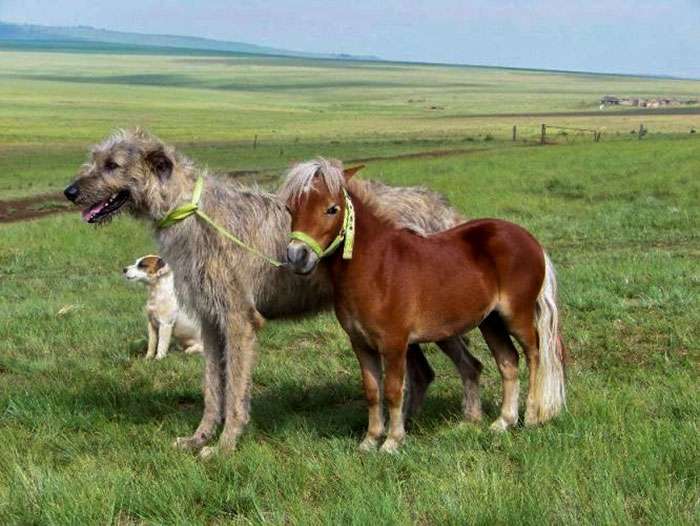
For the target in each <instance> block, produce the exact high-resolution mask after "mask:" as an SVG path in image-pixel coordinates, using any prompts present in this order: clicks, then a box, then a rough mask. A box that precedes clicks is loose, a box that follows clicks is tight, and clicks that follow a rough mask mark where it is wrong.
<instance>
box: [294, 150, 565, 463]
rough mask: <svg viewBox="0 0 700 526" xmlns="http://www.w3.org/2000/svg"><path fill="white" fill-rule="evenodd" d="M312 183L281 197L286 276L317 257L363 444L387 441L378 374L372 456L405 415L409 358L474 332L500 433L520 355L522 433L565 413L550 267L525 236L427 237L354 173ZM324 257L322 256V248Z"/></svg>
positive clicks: (482, 222) (477, 223) (455, 232)
mask: <svg viewBox="0 0 700 526" xmlns="http://www.w3.org/2000/svg"><path fill="white" fill-rule="evenodd" d="M321 167H322V168H321V169H318V170H315V171H314V172H310V171H308V172H306V173H304V172H303V171H301V172H300V171H294V170H292V171H291V172H290V174H289V175H288V177H287V180H286V182H285V184H284V186H283V188H282V191H281V196H282V197H283V198H284V199H285V200H286V202H287V206H288V209H289V211H290V213H291V215H292V230H293V232H292V234H291V236H290V237H291V238H292V240H291V242H290V243H289V245H288V248H287V258H288V264H289V265H290V267H291V268H292V269H293V270H294V271H295V272H298V273H300V274H307V273H310V272H311V271H313V270H314V269H315V268H316V266H317V265H318V263H319V261H320V260H321V258H325V262H326V264H327V266H328V271H329V274H330V277H331V282H332V284H333V288H334V294H333V295H334V301H335V312H336V316H337V317H338V320H339V321H340V324H341V325H342V327H343V329H344V330H345V332H346V333H347V334H348V336H349V337H350V342H351V344H352V348H353V350H354V351H355V353H356V355H357V358H358V360H359V362H360V366H361V368H362V379H363V384H364V389H365V395H366V397H367V402H368V405H369V426H368V429H367V436H366V437H365V439H364V440H363V441H362V443H361V445H360V447H361V449H363V450H367V449H372V448H375V447H376V446H377V445H378V443H379V440H380V438H381V437H382V435H383V433H384V418H383V415H382V407H381V389H382V387H381V385H382V384H381V374H382V361H383V363H384V369H385V378H384V397H385V398H386V401H387V404H388V406H389V419H390V425H389V432H388V434H387V438H386V440H385V441H384V443H383V445H382V447H381V450H382V451H386V452H393V451H396V450H397V449H398V447H399V445H400V444H401V442H402V440H403V438H404V436H405V431H404V418H403V414H402V404H403V386H404V379H405V371H406V349H407V346H408V345H409V344H411V343H423V342H435V341H441V340H444V339H445V338H450V337H452V336H456V335H460V334H463V333H464V332H466V331H469V330H471V329H473V328H474V327H479V329H480V330H481V332H482V334H483V336H484V339H485V340H486V343H487V344H488V346H489V349H490V350H491V352H492V353H493V356H494V358H495V360H496V363H497V364H498V368H499V370H500V372H501V375H502V379H503V402H502V406H501V414H500V417H499V418H498V419H497V420H496V421H495V422H494V423H493V424H492V426H491V428H492V429H494V430H497V431H503V430H506V429H507V428H509V427H510V426H513V425H515V424H516V423H517V421H518V353H517V350H516V348H515V346H514V345H513V342H512V340H511V336H512V337H514V338H515V339H516V340H517V341H518V342H519V343H520V345H521V346H522V348H523V351H524V353H525V356H526V358H527V364H528V368H529V372H530V375H529V387H528V388H529V391H528V398H527V409H526V413H525V423H526V424H536V423H540V422H545V421H546V420H549V419H550V418H552V417H553V416H555V415H557V414H558V413H559V412H560V410H561V408H562V407H563V405H564V403H565V390H564V353H565V349H564V346H563V343H562V340H561V338H560V334H559V327H558V313H557V304H556V279H555V275H554V268H553V266H552V264H551V262H550V260H549V257H548V256H547V254H546V253H545V252H544V250H543V249H542V247H541V246H540V244H539V243H538V242H537V241H536V240H535V238H534V237H533V236H532V235H531V234H530V233H528V232H527V231H526V230H524V229H523V228H522V227H520V226H518V225H515V224H513V223H509V222H506V221H501V220H497V219H478V220H474V221H469V222H467V223H463V224H462V225H459V226H456V227H454V228H452V229H450V230H448V231H445V232H441V233H439V234H434V235H430V236H426V237H423V236H420V235H417V234H416V233H414V232H412V231H409V230H406V229H400V228H397V227H395V226H394V225H393V224H391V223H390V222H389V221H387V220H386V219H385V218H384V217H383V216H382V210H381V209H380V208H378V206H377V204H376V201H375V200H374V199H373V196H372V195H371V194H370V193H368V192H367V191H366V190H363V188H364V187H362V186H360V185H358V184H355V183H354V181H353V180H352V179H351V177H352V173H351V172H348V173H346V174H343V172H342V170H341V169H339V168H338V167H335V166H333V165H331V164H329V163H327V162H325V163H323V162H322V163H321ZM324 247H325V248H324Z"/></svg>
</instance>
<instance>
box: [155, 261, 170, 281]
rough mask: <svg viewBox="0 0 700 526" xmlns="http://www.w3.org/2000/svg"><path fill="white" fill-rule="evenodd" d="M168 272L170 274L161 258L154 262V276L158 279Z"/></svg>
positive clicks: (168, 268)
mask: <svg viewBox="0 0 700 526" xmlns="http://www.w3.org/2000/svg"><path fill="white" fill-rule="evenodd" d="M168 272H170V267H169V266H168V264H167V263H166V262H165V260H163V258H161V257H159V258H158V261H157V262H156V276H158V277H160V276H162V275H163V274H167V273H168Z"/></svg>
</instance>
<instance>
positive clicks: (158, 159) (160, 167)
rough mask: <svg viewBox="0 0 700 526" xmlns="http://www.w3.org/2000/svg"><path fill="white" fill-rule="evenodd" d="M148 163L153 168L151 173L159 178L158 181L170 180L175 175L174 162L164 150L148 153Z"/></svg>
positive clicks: (159, 149)
mask: <svg viewBox="0 0 700 526" xmlns="http://www.w3.org/2000/svg"><path fill="white" fill-rule="evenodd" d="M146 162H147V163H148V166H150V167H151V171H152V172H153V173H154V174H156V175H157V176H158V179H160V180H161V181H165V180H166V179H170V176H171V175H172V173H173V161H172V159H171V158H170V157H169V156H168V154H167V153H165V150H164V149H163V148H158V149H157V150H154V151H152V152H149V153H147V154H146Z"/></svg>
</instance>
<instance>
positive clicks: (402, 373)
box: [381, 343, 406, 453]
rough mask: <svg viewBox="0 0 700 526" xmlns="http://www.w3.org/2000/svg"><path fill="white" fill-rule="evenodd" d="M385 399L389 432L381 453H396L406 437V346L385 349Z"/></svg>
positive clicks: (383, 350) (383, 354) (383, 352)
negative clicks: (404, 409) (404, 410)
mask: <svg viewBox="0 0 700 526" xmlns="http://www.w3.org/2000/svg"><path fill="white" fill-rule="evenodd" d="M382 356H383V357H384V398H385V399H386V404H387V406H388V407H389V432H388V433H387V437H386V440H385V441H384V443H383V444H382V447H381V451H383V452H385V453H395V452H396V451H398V449H399V446H400V445H401V443H402V442H403V439H404V437H405V436H406V430H405V428H404V412H403V393H404V381H405V377H406V345H405V343H404V345H403V346H393V347H384V348H383V349H382Z"/></svg>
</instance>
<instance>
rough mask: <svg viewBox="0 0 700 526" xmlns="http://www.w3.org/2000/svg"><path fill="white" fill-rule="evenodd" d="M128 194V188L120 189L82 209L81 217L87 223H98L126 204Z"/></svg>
mask: <svg viewBox="0 0 700 526" xmlns="http://www.w3.org/2000/svg"><path fill="white" fill-rule="evenodd" d="M129 197H130V194H129V191H128V190H122V191H120V192H117V193H115V194H112V195H111V196H110V197H109V198H107V199H105V200H104V201H100V202H99V203H95V204H94V205H92V206H90V207H88V208H86V209H85V210H83V219H84V220H85V221H87V222H88V223H99V222H101V221H104V220H105V219H107V218H108V217H110V216H112V215H114V213H115V212H117V210H119V209H120V208H121V207H122V206H124V205H125V204H126V202H127V201H128V200H129Z"/></svg>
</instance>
